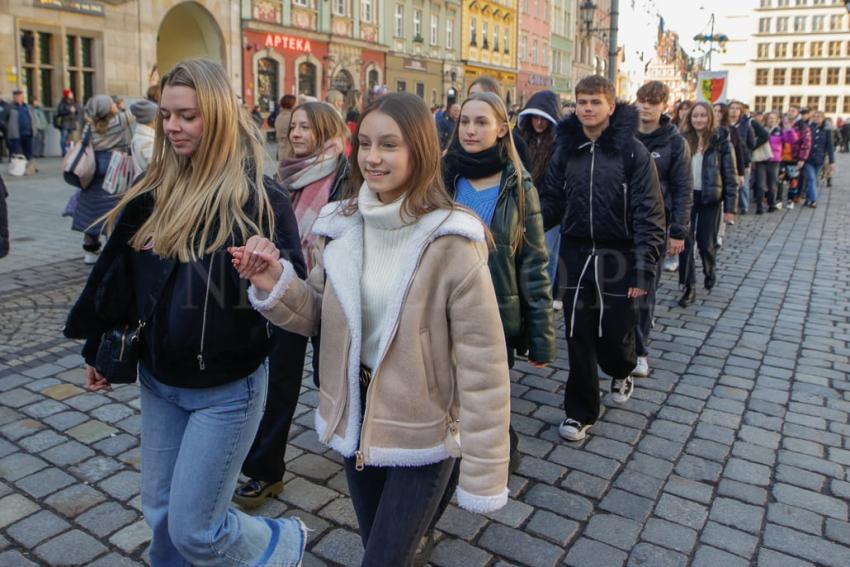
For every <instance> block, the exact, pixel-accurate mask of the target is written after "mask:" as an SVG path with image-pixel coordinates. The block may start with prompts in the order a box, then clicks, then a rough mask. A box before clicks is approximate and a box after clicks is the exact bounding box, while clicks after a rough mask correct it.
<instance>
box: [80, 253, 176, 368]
mask: <svg viewBox="0 0 850 567" xmlns="http://www.w3.org/2000/svg"><path fill="white" fill-rule="evenodd" d="M175 265H176V262H175V261H174V260H167V261H164V262H163V266H162V270H161V272H160V274H159V279H158V280H157V282H156V284H155V285H154V288H153V290H151V294H150V295H149V296H148V297H147V300H146V301H145V307H144V312H143V313H142V314H141V317H140V318H139V320H138V322H136V323H132V324H130V323H128V324H123V325H119V326H117V327H113V328H112V329H109V330H108V331H106V332H105V333H103V335H102V336H101V338H100V345H99V346H98V348H97V355H96V357H95V369H97V371H98V372H99V373H100V374H101V375H103V377H104V378H106V379H107V380H108V381H109V383H110V384H132V383H133V382H135V381H136V378H137V376H138V371H139V358H140V356H139V355H140V352H139V351H140V341H141V337H142V329H144V328H145V324H146V323H147V321H148V320H149V319H150V318H151V317H152V316H153V312H154V309H155V308H156V304H157V302H158V301H159V296H160V295H161V294H162V290H163V289H164V288H165V284H166V283H167V282H168V279H169V277H170V276H171V272H172V271H174V266H175Z"/></svg>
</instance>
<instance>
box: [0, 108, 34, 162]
mask: <svg viewBox="0 0 850 567" xmlns="http://www.w3.org/2000/svg"><path fill="white" fill-rule="evenodd" d="M12 96H13V99H12V107H11V108H10V109H9V116H8V118H6V136H7V137H8V139H9V142H8V144H9V153H11V154H12V155H15V154H22V155H23V156H24V157H26V158H27V161H29V160H31V159H32V140H33V137H34V135H35V115H34V114H33V112H32V107H30V106H29V105H28V104H27V103H26V101H25V100H24V92H23V91H15V92H13V93H12Z"/></svg>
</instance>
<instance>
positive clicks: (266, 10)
mask: <svg viewBox="0 0 850 567" xmlns="http://www.w3.org/2000/svg"><path fill="white" fill-rule="evenodd" d="M282 15H283V3H282V1H281V0H253V1H252V2H251V17H252V18H254V19H255V20H260V21H263V22H271V23H273V24H279V23H280V21H281V16H282Z"/></svg>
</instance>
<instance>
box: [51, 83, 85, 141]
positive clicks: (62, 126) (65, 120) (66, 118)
mask: <svg viewBox="0 0 850 567" xmlns="http://www.w3.org/2000/svg"><path fill="white" fill-rule="evenodd" d="M53 120H54V122H53V125H54V126H56V128H58V129H59V145H60V146H61V147H62V156H63V157H64V155H65V152H67V151H68V146H69V145H70V144H71V142H72V141H73V139H74V137H75V135H76V133H77V130H78V128H79V127H80V124H81V123H82V121H83V111H82V109H81V108H80V104H79V103H78V102H77V101H76V100H75V99H74V91H72V90H71V89H64V90H63V91H62V100H60V101H59V104H58V105H56V117H55V118H54V119H53Z"/></svg>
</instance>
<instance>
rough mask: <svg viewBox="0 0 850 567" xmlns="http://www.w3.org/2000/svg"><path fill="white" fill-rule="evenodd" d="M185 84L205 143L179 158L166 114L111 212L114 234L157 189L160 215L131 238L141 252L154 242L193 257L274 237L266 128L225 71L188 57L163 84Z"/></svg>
mask: <svg viewBox="0 0 850 567" xmlns="http://www.w3.org/2000/svg"><path fill="white" fill-rule="evenodd" d="M177 86H183V87H189V88H191V89H193V90H194V91H195V93H196V95H197V99H198V110H199V113H200V118H201V119H202V120H203V124H204V130H203V135H202V136H201V141H200V145H199V146H198V149H197V151H196V152H195V153H194V155H192V156H191V157H185V156H180V155H178V154H177V153H176V152H175V151H174V148H173V147H172V145H171V142H170V141H169V140H168V138H167V137H166V135H165V132H164V128H163V121H162V119H161V118H159V119H158V120H157V121H156V137H155V141H154V151H153V157H152V158H151V163H150V166H149V168H148V171H147V173H146V175H145V176H144V177H143V178H142V179H141V181H139V182H138V183H136V184H135V185H134V186H133V187H131V188H130V189H129V190H128V191H127V193H126V194H125V195H124V196H123V197H122V199H121V200H120V201H119V202H118V204H117V205H116V206H115V208H113V209H112V210H111V211H110V212H109V213H107V215H105V217H104V219H105V220H106V222H107V226H108V227H109V230H110V232H111V231H112V229H113V228H114V226H115V223H116V222H117V221H118V217H119V216H120V215H121V212H122V211H123V210H124V208H125V207H126V206H127V204H128V203H130V201H132V200H133V199H135V198H136V197H139V196H140V195H144V194H146V193H151V195H152V196H153V198H154V207H153V212H152V213H151V215H150V217H149V218H148V219H147V220H146V221H145V222H144V224H142V226H141V227H140V228H139V229H138V231H137V232H136V233H135V235H134V236H133V237H132V238H131V239H130V245H131V246H132V247H133V248H134V249H136V250H141V249H142V248H143V247H144V246H145V245H147V244H148V243H149V242H150V243H152V245H153V252H154V253H155V254H157V255H159V256H162V257H166V258H177V259H179V260H180V261H181V262H189V261H194V260H197V259H198V258H200V257H201V256H204V255H205V254H209V253H211V252H214V251H215V250H218V249H219V248H221V247H222V246H224V245H225V244H226V243H228V242H230V241H231V239H232V238H241V239H242V240H243V241H244V240H245V239H247V238H248V237H249V236H251V235H253V234H260V235H271V234H274V215H273V211H272V207H271V203H270V202H269V199H268V196H267V195H266V190H265V186H264V184H263V161H264V160H263V155H264V149H263V148H264V146H263V142H262V139H261V136H260V131H259V130H258V129H257V127H256V125H255V124H254V122H253V121H252V120H251V119H250V117H249V116H248V115H247V114H246V113H245V112H244V111H243V110H242V109H241V108H240V106H239V102H238V101H237V99H236V95H235V93H234V92H233V89H232V88H231V86H230V80H229V78H228V76H227V74H226V73H225V71H224V68H223V67H222V66H221V65H220V64H218V63H215V62H213V61H208V60H205V59H186V60H184V61H182V62H180V63H178V64H177V65H176V66H175V67H174V68H173V69H172V70H171V71H169V72H168V73H167V74H166V75H165V76H164V77H163V78H162V80H161V81H160V87H161V88H162V90H163V91H164V90H165V88H166V87H177ZM249 174H250V178H249Z"/></svg>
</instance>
